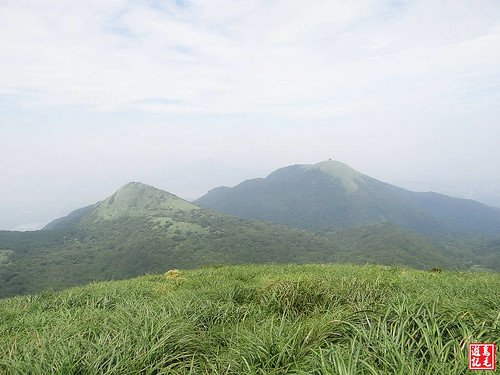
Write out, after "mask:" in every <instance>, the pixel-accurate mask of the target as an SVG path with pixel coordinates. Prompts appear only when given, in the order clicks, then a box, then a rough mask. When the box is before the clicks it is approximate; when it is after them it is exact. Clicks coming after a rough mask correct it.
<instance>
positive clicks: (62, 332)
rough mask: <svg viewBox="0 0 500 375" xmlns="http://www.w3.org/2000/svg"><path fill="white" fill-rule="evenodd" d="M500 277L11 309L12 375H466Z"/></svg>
mask: <svg viewBox="0 0 500 375" xmlns="http://www.w3.org/2000/svg"><path fill="white" fill-rule="evenodd" d="M499 293H500V275H498V274H495V273H480V272H473V273H461V272H460V273H459V272H426V271H415V270H410V269H404V268H389V267H380V266H349V265H337V266H329V265H302V266H298V265H287V266H276V265H274V266H271V265H268V266H237V267H235V266H232V267H205V268H202V269H198V270H192V271H180V272H179V271H169V272H167V273H165V274H163V275H150V276H144V277H140V278H137V279H133V280H125V281H115V282H105V283H97V284H92V285H88V286H86V287H80V288H73V289H69V290H66V291H64V292H60V293H43V294H39V295H33V296H24V297H16V298H12V299H6V300H0V337H1V338H2V345H0V373H2V374H8V375H17V374H49V373H60V374H77V373H78V374H85V375H93V374H95V375H97V374H108V375H109V374H117V375H118V374H139V373H142V374H235V375H236V374H292V373H293V374H302V375H306V374H307V375H310V374H316V375H322V374H324V375H326V374H360V375H363V374H372V375H375V374H450V375H455V374H465V373H467V370H466V369H467V351H466V347H467V343H468V342H496V343H497V345H498V344H500V335H499V332H500V325H499V324H500V322H499V320H498V311H499V310H500V300H499V299H498V294H499Z"/></svg>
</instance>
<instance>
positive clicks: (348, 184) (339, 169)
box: [303, 159, 365, 192]
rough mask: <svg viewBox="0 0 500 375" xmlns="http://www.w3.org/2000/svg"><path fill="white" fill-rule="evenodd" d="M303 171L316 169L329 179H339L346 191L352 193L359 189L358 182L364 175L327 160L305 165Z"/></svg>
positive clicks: (334, 161) (337, 162)
mask: <svg viewBox="0 0 500 375" xmlns="http://www.w3.org/2000/svg"><path fill="white" fill-rule="evenodd" d="M303 168H304V169H308V170H310V169H317V170H320V171H321V172H323V173H325V174H327V175H328V176H330V177H333V178H336V179H339V180H340V181H341V182H342V184H343V185H344V187H345V188H346V190H347V191H349V192H353V191H356V190H358V189H359V185H358V183H359V181H360V180H362V179H364V177H365V176H364V175H363V174H362V173H360V172H358V171H356V170H355V169H353V168H351V167H349V166H348V165H347V164H344V163H342V162H340V161H336V160H332V159H328V160H325V161H322V162H319V163H317V164H305V165H303Z"/></svg>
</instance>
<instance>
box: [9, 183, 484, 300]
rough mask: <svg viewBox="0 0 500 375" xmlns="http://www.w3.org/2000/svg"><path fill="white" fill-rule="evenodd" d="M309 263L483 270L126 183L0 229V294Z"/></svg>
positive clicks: (419, 246)
mask: <svg viewBox="0 0 500 375" xmlns="http://www.w3.org/2000/svg"><path fill="white" fill-rule="evenodd" d="M345 183H348V182H346V181H345ZM366 233H369V237H366ZM470 259H473V261H470ZM318 262H346V263H380V264H387V265H407V266H410V267H415V268H422V269H429V268H433V267H438V268H466V267H467V266H469V265H471V264H480V265H482V266H483V267H486V268H489V267H488V265H485V264H484V263H481V254H479V255H478V256H477V257H474V256H472V255H470V254H469V253H468V256H467V257H462V256H460V257H459V256H457V253H456V252H454V251H453V249H452V250H448V249H445V248H442V247H439V246H434V245H432V244H430V243H429V242H428V241H427V240H426V239H424V238H421V237H419V236H418V235H416V234H414V233H410V232H408V231H404V230H401V229H397V228H392V227H391V228H390V229H389V230H388V227H386V226H370V227H369V228H359V229H357V230H348V231H347V232H345V233H344V232H342V231H341V232H336V233H325V234H323V235H320V234H314V233H312V232H309V231H306V230H303V229H292V228H288V227H285V226H282V225H278V224H270V223H263V222H258V221H252V220H247V219H241V218H236V217H231V216H226V215H224V214H221V213H218V212H215V211H210V210H207V209H202V208H199V207H197V206H195V205H194V204H192V203H189V202H187V201H184V200H182V199H180V198H178V197H176V196H175V195H172V194H170V193H168V192H165V191H162V190H159V189H156V188H154V187H152V186H148V185H144V184H141V183H130V184H127V185H125V186H124V187H122V188H121V189H119V190H118V191H117V192H116V193H115V194H113V195H112V196H110V197H109V198H107V199H106V200H104V201H102V202H99V203H97V204H95V205H91V206H88V207H84V208H82V209H79V210H77V211H75V212H73V213H71V214H70V215H68V216H67V217H65V218H61V219H58V220H55V221H54V222H52V223H50V224H49V225H47V226H46V228H45V230H42V231H37V232H7V231H3V232H2V231H0V297H5V296H10V295H14V294H24V293H32V292H37V291H42V290H47V289H61V288H64V287H67V286H71V285H79V284H85V283H89V282H91V281H96V280H111V279H123V278H129V277H134V276H138V275H142V274H145V273H158V272H163V271H164V270H165V269H169V268H182V269H186V268H193V267H198V266H202V265H207V264H246V263H318Z"/></svg>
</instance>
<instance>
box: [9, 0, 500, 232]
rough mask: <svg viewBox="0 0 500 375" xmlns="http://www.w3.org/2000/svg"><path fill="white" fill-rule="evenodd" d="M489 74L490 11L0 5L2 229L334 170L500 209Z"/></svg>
mask: <svg viewBox="0 0 500 375" xmlns="http://www.w3.org/2000/svg"><path fill="white" fill-rule="evenodd" d="M179 3H181V2H179ZM499 67H500V2H498V1H497V0H456V1H452V2H451V1H446V2H445V1H433V0H419V1H415V0H408V1H402V0H401V1H399V0H386V1H375V0H363V1H361V0H353V1H342V0H315V1H306V0H275V1H267V0H253V1H250V0H249V1H241V0H234V1H230V0H210V1H209V0H193V1H183V2H182V3H181V4H180V5H179V4H178V2H176V1H174V0H172V1H132V0H107V1H98V0H93V1H89V0H87V1H72V0H71V1H70V0H58V1H52V0H50V1H49V0H31V1H28V0H15V1H14V0H0V170H2V184H0V228H13V227H15V226H16V225H18V224H22V223H30V222H47V221H49V220H50V219H53V218H55V217H57V216H60V215H62V214H64V213H67V212H68V211H69V210H70V209H72V208H77V207H79V206H83V205H85V204H89V203H92V202H95V201H97V200H99V199H102V198H103V197H104V196H106V194H109V193H111V192H112V191H113V190H114V189H116V188H117V187H118V186H119V185H120V184H122V183H125V182H128V181H130V180H142V181H144V182H147V183H151V184H154V185H157V186H159V187H161V188H165V189H168V190H172V192H174V193H176V194H178V195H181V196H185V197H195V196H196V195H200V194H202V193H203V192H204V191H206V190H208V189H209V188H212V187H214V186H215V185H219V184H235V183H237V182H239V181H240V180H242V179H243V178H251V177H255V176H259V175H260V176H264V175H265V174H266V173H268V172H271V171H272V170H273V169H275V168H278V167H280V166H283V165H287V164H292V163H313V162H317V161H319V160H322V159H326V158H329V157H332V158H336V159H340V160H342V161H344V162H347V163H349V164H352V165H353V167H355V168H357V169H359V170H361V171H363V172H365V173H367V174H370V175H373V176H374V177H377V178H380V179H384V180H387V181H389V182H394V183H399V182H401V183H402V184H403V185H404V186H405V187H409V188H411V187H417V188H421V187H423V186H430V187H432V188H433V189H436V190H439V189H438V188H437V186H438V185H439V186H442V187H443V190H442V191H443V192H448V191H449V192H450V193H453V194H454V195H460V191H463V192H465V191H466V190H465V189H467V192H469V191H474V192H476V191H478V192H479V193H477V194H476V193H474V194H476V196H477V197H480V196H488V199H489V201H490V202H493V201H495V202H500V197H497V193H496V192H498V189H496V188H491V186H499V184H500V180H499V178H500V176H498V173H496V174H495V173H493V172H492V171H493V170H495V168H497V167H498V165H499V164H500V147H498V139H499V137H500V125H499V124H500V122H499V119H500V107H499V106H498V103H499V102H500V68H499ZM497 169H498V168H497ZM200 170H202V172H200ZM224 171H226V172H224ZM237 171H239V172H237ZM436 176H437V177H436ZM405 181H406V182H405ZM408 181H410V182H408ZM436 181H438V182H436ZM446 181H454V182H453V185H454V186H463V188H461V189H462V190H460V191H458V190H457V191H451V190H446V189H448V188H447V187H446V186H447V184H446V183H445V182H446ZM478 181H480V182H478ZM407 182H408V183H407ZM448 185H449V184H448ZM481 191H482V193H481ZM464 194H465V193H464ZM467 194H469V193H467ZM495 197H497V198H495ZM495 199H496V200H495ZM1 213H7V214H3V215H1Z"/></svg>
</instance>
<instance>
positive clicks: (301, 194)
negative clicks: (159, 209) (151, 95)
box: [195, 160, 500, 237]
mask: <svg viewBox="0 0 500 375" xmlns="http://www.w3.org/2000/svg"><path fill="white" fill-rule="evenodd" d="M195 203H196V204H197V205H199V206H201V207H206V208H210V209H214V210H217V211H220V212H223V213H226V214H229V215H235V216H238V217H243V218H251V219H257V220H268V221H272V222H276V223H281V224H285V225H288V226H292V227H298V228H305V229H311V230H315V231H332V230H340V229H345V228H354V227H358V226H361V225H367V224H376V223H390V224H393V225H396V226H399V227H401V228H405V229H407V230H410V231H413V232H417V233H421V234H425V235H430V236H437V235H442V234H444V233H446V234H451V233H453V234H454V233H464V234H479V235H485V236H499V237H500V211H499V210H498V209H495V208H492V207H488V206H486V205H483V204H481V203H478V202H474V201H471V200H466V199H458V198H451V197H447V196H444V195H441V194H436V193H418V192H412V191H409V190H405V189H402V188H399V187H396V186H393V185H390V184H387V183H384V182H382V181H379V180H376V179H374V178H371V177H369V176H366V175H364V174H362V173H360V172H358V171H355V170H354V169H352V168H350V167H349V166H347V165H345V164H343V163H340V162H338V161H332V160H328V161H324V162H321V163H318V164H313V165H292V166H288V167H284V168H281V169H278V170H277V171H275V172H273V173H271V174H270V175H269V176H267V177H266V178H257V179H252V180H247V181H244V182H242V183H241V184H239V185H237V186H235V187H233V188H228V187H223V188H216V189H214V190H212V191H210V192H208V193H207V194H206V195H205V196H203V197H201V198H199V199H198V200H197V201H196V202H195Z"/></svg>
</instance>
